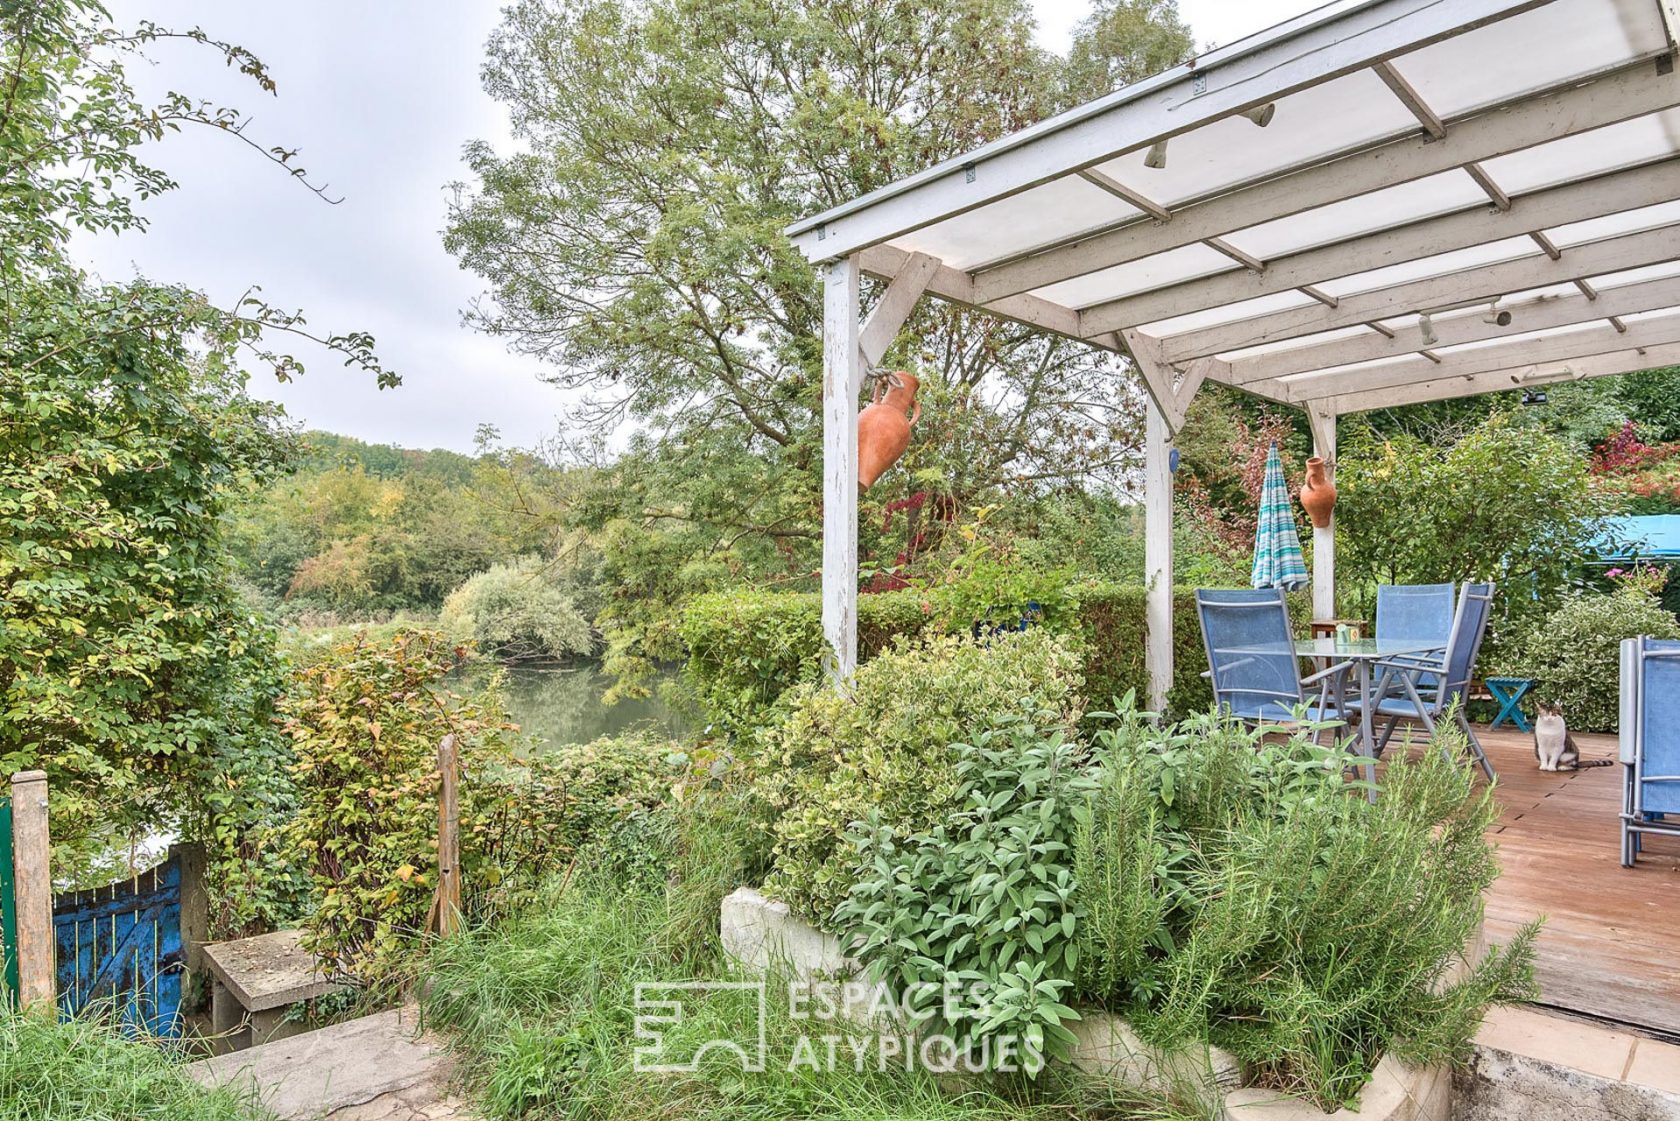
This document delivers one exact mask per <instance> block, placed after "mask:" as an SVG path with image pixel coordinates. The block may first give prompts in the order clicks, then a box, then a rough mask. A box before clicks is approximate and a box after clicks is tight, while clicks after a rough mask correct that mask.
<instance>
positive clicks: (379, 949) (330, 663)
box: [282, 631, 512, 983]
mask: <svg viewBox="0 0 1680 1121" xmlns="http://www.w3.org/2000/svg"><path fill="white" fill-rule="evenodd" d="M464 654H465V650H464V649H463V648H461V647H457V646H452V645H451V644H450V643H449V642H448V641H447V640H445V639H444V638H443V636H441V635H439V634H436V633H434V632H426V631H403V632H399V633H398V634H396V635H395V636H394V637H392V638H391V639H389V640H387V641H383V642H381V641H371V640H367V639H364V638H361V637H358V638H356V639H353V640H351V641H349V642H346V643H344V644H342V645H340V646H337V647H334V648H333V649H332V650H331V651H330V652H329V653H327V654H326V655H324V656H323V657H321V658H320V659H319V660H318V661H316V662H315V663H314V664H313V665H311V666H309V667H307V668H306V669H304V670H302V671H300V672H299V673H298V675H297V677H296V679H295V680H294V682H293V685H292V689H291V690H290V692H289V693H288V694H287V696H286V698H285V701H284V703H283V705H282V714H283V715H284V717H285V730H286V732H287V734H288V735H289V736H290V737H291V741H292V749H293V751H294V752H295V753H296V756H297V763H296V765H295V774H296V777H297V783H298V813H297V817H296V818H295V820H294V821H293V822H292V824H291V827H290V829H289V831H288V833H289V839H290V842H291V844H292V846H293V847H294V849H295V851H296V853H297V854H298V859H299V861H300V862H301V863H302V865H303V867H304V868H305V870H306V871H307V873H308V876H309V883H310V913H309V916H308V918H307V919H306V921H305V924H304V925H305V929H306V930H307V932H308V939H307V945H308V946H309V948H310V949H311V950H313V951H314V952H315V953H316V954H317V955H319V956H320V958H321V959H322V961H323V962H324V963H325V964H326V966H327V967H328V968H329V969H332V970H335V971H341V972H343V973H346V974H348V975H350V976H352V977H355V978H357V979H359V980H361V981H363V982H368V983H374V982H378V981H381V980H383V979H384V978H385V977H387V976H388V975H389V974H390V973H391V971H392V970H394V969H395V968H396V967H397V966H398V965H399V964H400V961H401V955H402V952H403V950H404V949H405V947H406V946H407V944H408V943H409V941H410V940H411V939H412V938H414V937H415V936H417V935H419V934H420V933H421V932H422V931H423V928H424V926H425V922H426V916H427V913H428V911H429V909H430V905H431V901H432V895H433V892H434V891H435V890H436V886H437V884H436V872H435V869H436V865H437V848H436V842H437V799H438V783H439V780H438V770H437V752H438V745H439V744H440V743H441V742H442V740H443V737H444V736H446V735H450V734H454V735H455V736H456V737H457V740H458V742H459V743H460V746H461V750H462V754H463V756H468V757H470V756H471V755H473V754H475V753H477V752H490V753H499V752H503V751H505V749H506V738H507V736H508V734H509V733H510V732H511V730H512V725H510V724H507V723H506V722H505V721H504V720H503V719H502V718H501V716H500V708H499V706H498V705H496V704H494V698H493V696H482V695H481V696H478V697H471V698H468V697H461V696H457V695H455V694H453V693H451V692H449V691H447V690H446V689H445V688H444V687H443V681H444V677H445V675H446V674H448V673H449V671H450V670H452V669H453V668H455V666H456V665H457V663H458V662H459V661H460V659H461V658H462V657H463V656H464Z"/></svg>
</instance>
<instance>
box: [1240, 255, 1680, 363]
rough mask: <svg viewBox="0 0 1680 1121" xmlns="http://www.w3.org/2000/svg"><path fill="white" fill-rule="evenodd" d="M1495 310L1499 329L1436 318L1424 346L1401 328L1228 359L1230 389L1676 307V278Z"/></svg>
mask: <svg viewBox="0 0 1680 1121" xmlns="http://www.w3.org/2000/svg"><path fill="white" fill-rule="evenodd" d="M1497 307H1498V309H1499V311H1501V312H1506V313H1509V315H1510V317H1511V321H1510V322H1509V323H1507V324H1506V325H1504V326H1503V327H1502V326H1500V325H1499V324H1498V323H1487V322H1485V321H1484V319H1483V316H1482V315H1480V314H1477V313H1475V312H1470V313H1467V314H1465V315H1461V316H1454V317H1452V318H1450V319H1440V318H1437V319H1436V320H1435V324H1434V326H1435V341H1434V342H1432V343H1426V342H1424V339H1423V329H1422V328H1421V327H1406V328H1403V329H1401V330H1398V331H1395V332H1394V337H1393V338H1392V339H1389V338H1385V337H1383V336H1381V335H1376V334H1370V335H1360V336H1359V337H1358V338H1351V339H1331V340H1329V341H1327V342H1321V343H1314V344H1311V345H1308V346H1298V347H1292V348H1290V349H1288V350H1275V351H1270V352H1268V353H1266V354H1257V355H1254V356H1253V357H1251V358H1241V357H1238V358H1233V359H1231V361H1230V363H1229V366H1230V375H1229V381H1230V384H1232V385H1237V386H1246V385H1249V384H1251V383H1255V382H1266V381H1271V380H1274V379H1277V378H1285V377H1288V376H1290V375H1291V374H1307V373H1312V372H1313V371H1314V370H1328V369H1330V368H1331V367H1333V366H1350V365H1353V364H1355V363H1358V362H1374V361H1376V360H1377V359H1379V358H1398V357H1400V356H1402V355H1406V354H1415V353H1417V352H1419V351H1422V350H1424V349H1425V348H1427V347H1450V346H1457V345H1459V344H1460V343H1469V342H1479V341H1481V340H1483V339H1497V338H1504V337H1506V336H1508V335H1525V334H1528V333H1529V332H1531V331H1543V330H1545V329H1546V328H1548V327H1568V326H1572V325H1574V324H1576V323H1590V322H1592V321H1593V320H1595V319H1603V318H1606V317H1614V316H1621V315H1636V314H1638V313H1640V312H1646V311H1658V310H1660V309H1662V308H1668V307H1680V276H1676V277H1668V278H1666V279H1663V280H1647V281H1644V282H1642V283H1639V284H1626V285H1623V286H1621V287H1619V288H1607V289H1605V290H1604V292H1602V293H1601V294H1600V296H1599V298H1598V300H1597V301H1592V300H1588V299H1587V298H1586V297H1585V296H1581V295H1573V296H1542V297H1539V298H1537V299H1532V300H1523V301H1521V302H1519V303H1499V304H1498V305H1497Z"/></svg>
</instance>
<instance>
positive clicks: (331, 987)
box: [204, 930, 349, 1052]
mask: <svg viewBox="0 0 1680 1121" xmlns="http://www.w3.org/2000/svg"><path fill="white" fill-rule="evenodd" d="M302 936H303V931H301V930H278V931H275V932H274V933H273V934H259V935H258V936H257V937H255V938H240V939H237V940H236V941H233V942H216V943H213V944H211V945H208V946H205V947H204V963H205V965H206V966H207V967H208V968H209V970H210V976H211V982H210V1022H211V1028H212V1030H213V1031H214V1032H215V1035H216V1038H217V1041H218V1042H217V1050H218V1052H226V1051H237V1050H241V1049H243V1048H246V1047H251V1046H254V1045H256V1044H261V1043H268V1042H270V1041H271V1040H276V1039H284V1038H286V1037H287V1036H291V1035H296V1034H298V1033H299V1032H302V1031H305V1030H307V1025H306V1024H304V1023H303V1022H302V1021H292V1022H287V1021H286V1009H287V1008H289V1007H290V1006H291V1005H294V1004H296V1003H298V1002H299V1001H303V1000H312V999H314V998H315V997H319V996H326V995H327V994H329V993H336V992H343V991H344V990H345V989H347V988H349V986H348V985H345V984H343V983H342V982H339V981H335V980H333V979H332V978H331V977H328V976H326V975H325V974H323V973H321V971H320V964H319V963H318V962H317V961H316V960H315V956H314V955H313V954H311V953H309V952H308V951H307V950H305V949H304V948H303V947H302V946H300V945H299V944H298V942H299V939H300V938H302Z"/></svg>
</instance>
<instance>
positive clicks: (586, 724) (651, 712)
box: [506, 663, 688, 747]
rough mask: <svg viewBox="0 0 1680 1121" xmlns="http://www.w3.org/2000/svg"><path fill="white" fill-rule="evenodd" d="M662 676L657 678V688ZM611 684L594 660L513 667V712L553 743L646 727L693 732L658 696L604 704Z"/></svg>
mask: <svg viewBox="0 0 1680 1121" xmlns="http://www.w3.org/2000/svg"><path fill="white" fill-rule="evenodd" d="M662 680H663V679H662ZM662 680H661V681H656V682H654V686H655V690H656V691H657V686H658V685H659V684H661V683H662ZM611 684H612V679H611V678H610V677H608V676H607V675H606V674H604V673H602V672H601V669H600V667H599V666H597V665H595V664H593V663H586V664H583V665H578V666H562V667H557V668H554V669H513V670H509V671H508V675H507V691H506V695H507V706H508V712H509V713H510V714H511V715H512V716H513V719H514V720H516V721H517V722H518V723H519V726H520V727H521V728H523V729H524V730H525V731H526V732H527V733H530V734H531V735H534V736H536V737H537V739H538V740H539V741H541V742H542V743H544V744H546V745H548V746H551V747H558V746H560V745H563V744H568V743H588V742H589V741H590V740H593V739H598V738H600V737H601V736H616V735H620V734H622V733H625V732H629V731H634V730H637V729H641V728H651V729H653V730H655V731H657V732H659V733H660V734H662V735H668V736H671V737H672V738H677V737H680V736H681V735H682V734H683V733H684V732H685V731H687V728H688V724H687V721H685V720H684V719H683V717H682V715H681V714H680V713H678V712H677V711H675V710H674V709H672V708H671V707H670V706H668V705H666V704H664V703H663V702H662V701H660V700H659V698H658V697H657V696H655V697H649V698H647V699H645V700H623V701H619V702H618V703H617V704H613V705H608V704H603V703H602V701H601V697H602V695H603V694H604V693H606V691H607V689H608V687H609V686H610V685H611Z"/></svg>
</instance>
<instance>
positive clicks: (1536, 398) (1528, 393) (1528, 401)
mask: <svg viewBox="0 0 1680 1121" xmlns="http://www.w3.org/2000/svg"><path fill="white" fill-rule="evenodd" d="M1522 403H1523V404H1525V405H1544V404H1545V403H1546V391H1545V390H1544V389H1525V390H1523V395H1522Z"/></svg>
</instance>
